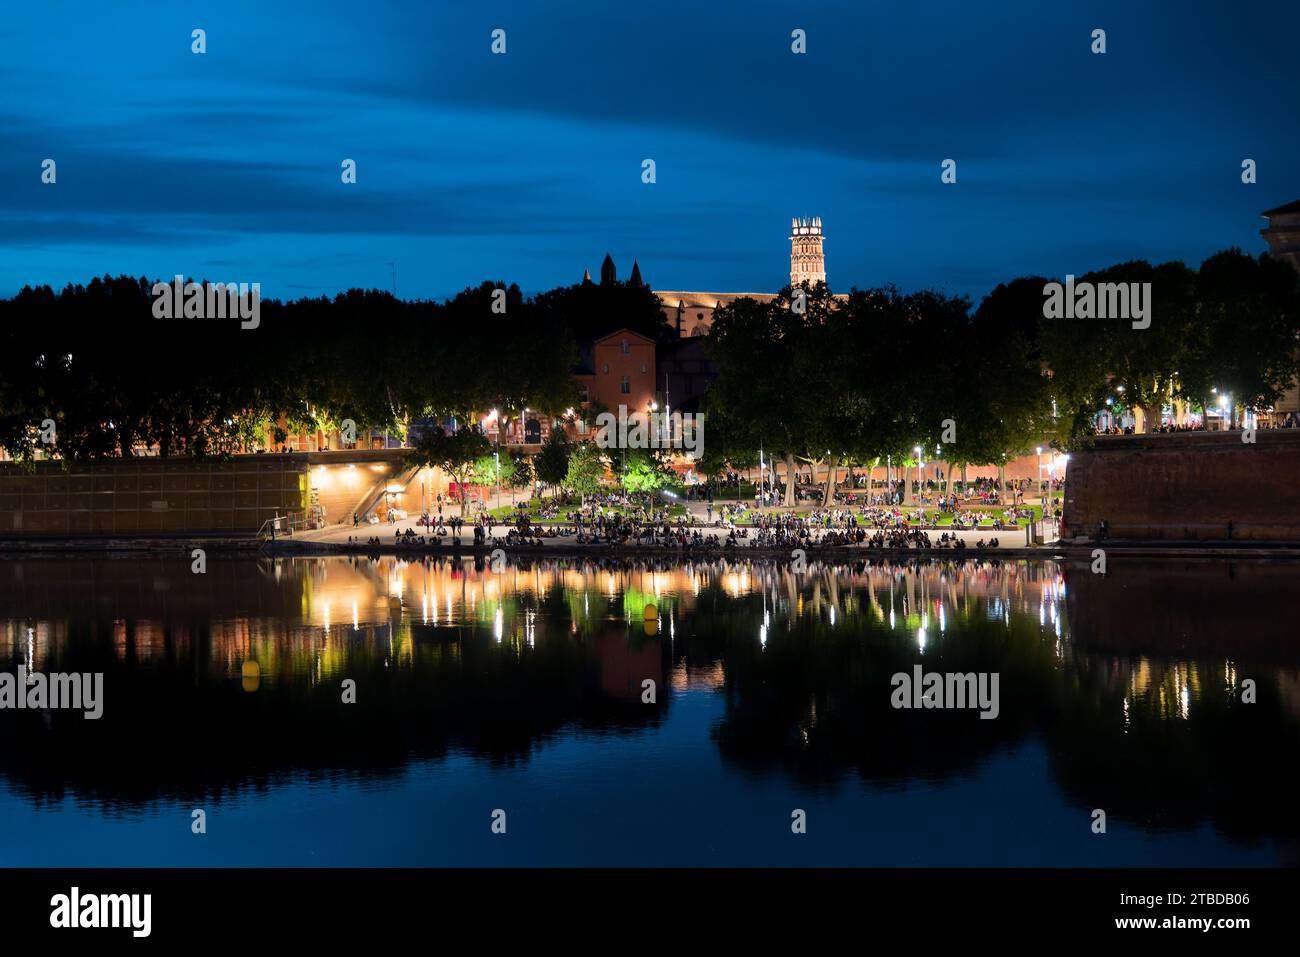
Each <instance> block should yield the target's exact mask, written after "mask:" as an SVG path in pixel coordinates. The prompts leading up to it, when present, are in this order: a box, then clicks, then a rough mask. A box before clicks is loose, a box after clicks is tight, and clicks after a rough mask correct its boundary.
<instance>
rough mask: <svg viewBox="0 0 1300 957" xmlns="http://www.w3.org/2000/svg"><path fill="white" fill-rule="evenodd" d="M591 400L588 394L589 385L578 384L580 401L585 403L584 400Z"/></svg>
mask: <svg viewBox="0 0 1300 957" xmlns="http://www.w3.org/2000/svg"><path fill="white" fill-rule="evenodd" d="M590 401H591V398H590V396H589V395H588V392H587V387H586V386H585V385H580V386H578V402H579V403H583V402H590Z"/></svg>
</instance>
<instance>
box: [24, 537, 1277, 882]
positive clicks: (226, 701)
mask: <svg viewBox="0 0 1300 957" xmlns="http://www.w3.org/2000/svg"><path fill="white" fill-rule="evenodd" d="M1113 564H1114V565H1115V567H1114V568H1112V573H1111V574H1110V575H1109V576H1106V577H1102V576H1095V575H1092V574H1090V573H1089V571H1088V568H1087V566H1086V565H1080V566H1077V567H1073V566H1071V567H1067V566H1062V565H1057V564H1053V563H1040V562H1001V563H978V562H974V561H971V562H966V563H964V564H959V563H951V562H906V563H897V564H891V563H887V562H886V563H876V564H870V565H869V564H866V563H856V564H848V565H834V566H832V565H825V564H818V563H813V564H811V565H810V567H809V569H808V571H807V572H805V573H802V574H795V573H793V572H792V571H790V569H789V568H788V567H786V566H782V565H777V564H772V563H764V562H732V563H728V562H722V561H718V562H707V563H698V564H686V565H678V564H668V563H653V562H651V563H644V562H642V563H607V564H600V563H590V562H582V561H578V560H571V561H552V560H547V561H538V562H532V563H528V562H520V563H518V564H516V565H513V566H511V567H509V568H508V569H507V570H506V571H505V572H503V573H500V574H496V573H492V572H490V571H487V570H485V569H484V568H483V566H482V565H478V566H476V565H475V564H474V562H473V561H471V560H465V561H463V562H462V561H459V560H457V561H451V560H433V559H431V560H429V561H424V562H421V561H415V562H407V561H402V560H400V559H396V558H381V559H378V560H371V559H362V558H352V557H348V558H344V557H331V558H320V559H280V560H274V561H272V560H268V559H262V560H253V559H247V558H240V559H233V558H232V559H227V560H219V559H217V558H215V557H214V558H210V560H209V564H208V571H207V574H205V575H194V574H192V573H191V572H190V567H189V563H188V561H169V560H155V561H146V560H115V559H80V560H67V559H53V560H51V559H33V560H26V561H5V562H0V670H7V671H10V672H15V671H16V669H17V667H18V666H19V665H24V666H26V667H27V668H28V669H29V670H32V669H35V670H37V671H42V672H75V671H81V672H84V671H102V672H104V673H105V706H104V717H103V718H102V719H101V720H99V721H85V720H83V719H82V717H81V714H80V713H79V712H64V711H45V712H42V711H39V710H38V711H31V710H23V711H0V820H3V821H5V822H6V825H8V826H7V828H6V830H7V832H8V833H9V836H8V838H7V840H6V842H5V843H4V846H3V848H2V849H0V864H45V863H51V864H59V863H67V864H136V863H139V864H310V863H322V864H386V863H392V864H442V863H448V864H521V863H522V864H583V863H603V864H620V863H628V864H645V863H650V864H809V863H813V864H826V863H833V864H887V865H918V864H922V865H928V864H957V865H965V864H1006V865H1016V864H1048V865H1050V864H1088V865H1093V864H1097V865H1105V864H1170V865H1178V864H1278V863H1293V862H1294V860H1295V848H1296V832H1297V825H1296V823H1295V820H1294V815H1293V813H1292V809H1293V807H1294V805H1295V801H1296V797H1297V783H1298V781H1297V777H1298V775H1297V772H1296V771H1295V769H1294V768H1295V762H1294V755H1295V753H1296V747H1297V744H1298V743H1300V648H1297V646H1296V643H1295V640H1294V632H1295V627H1294V622H1295V621H1296V620H1297V614H1296V612H1297V608H1296V599H1295V597H1294V594H1293V591H1292V582H1293V581H1294V578H1295V571H1296V569H1295V567H1294V566H1287V565H1272V564H1243V563H1236V564H1233V565H1222V564H1208V563H1207V564H1196V563H1190V562H1189V563H1179V564H1177V565H1176V566H1170V565H1169V564H1167V563H1166V564H1163V565H1144V564H1141V563H1113ZM916 664H920V665H922V666H923V667H924V669H925V670H926V671H933V672H963V673H964V672H996V673H997V674H998V675H999V676H1000V692H1001V702H1000V712H999V715H998V717H997V719H996V720H979V719H978V715H977V713H976V712H974V711H960V710H895V709H894V708H893V707H891V704H890V693H891V690H892V687H891V683H890V678H891V676H892V675H894V674H895V673H897V672H908V673H910V672H911V670H912V667H913V666H914V665H916ZM345 679H350V680H351V681H354V682H355V687H356V703H355V704H345V703H344V702H343V700H342V699H343V693H342V687H343V682H344V681H345ZM1246 680H1250V681H1253V682H1254V684H1255V688H1256V692H1255V693H1256V697H1257V700H1256V702H1255V703H1252V704H1247V703H1243V701H1242V691H1241V688H1242V683H1243V682H1244V681H1246ZM651 683H653V684H651ZM650 699H653V700H650ZM195 807H203V808H205V809H207V811H208V818H209V822H210V823H209V833H208V834H207V835H201V836H199V835H192V834H191V833H190V830H189V822H190V810H191V809H193V808H195ZM495 808H504V809H506V810H507V811H508V812H509V814H510V825H509V830H508V834H507V835H506V836H505V837H501V836H499V835H498V836H494V835H492V834H491V833H490V831H489V828H488V823H489V815H490V813H491V811H492V810H493V809H495ZM793 808H802V809H805V810H807V811H808V819H809V828H808V833H807V834H806V835H802V836H797V837H796V836H794V835H792V834H791V833H790V828H789V821H790V812H791V810H792V809H793ZM1094 808H1102V809H1104V810H1105V811H1106V813H1107V818H1108V824H1109V826H1108V833H1107V834H1105V835H1094V834H1092V833H1091V829H1090V824H1091V812H1092V810H1093V809H1094Z"/></svg>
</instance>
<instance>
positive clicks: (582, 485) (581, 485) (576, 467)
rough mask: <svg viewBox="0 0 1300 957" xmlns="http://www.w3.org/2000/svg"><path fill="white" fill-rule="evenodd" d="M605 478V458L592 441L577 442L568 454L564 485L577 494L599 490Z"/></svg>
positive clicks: (589, 493)
mask: <svg viewBox="0 0 1300 957" xmlns="http://www.w3.org/2000/svg"><path fill="white" fill-rule="evenodd" d="M604 478H605V459H604V456H603V455H602V454H601V451H600V449H598V448H597V447H596V445H595V443H593V442H579V443H578V444H577V445H576V446H575V447H574V449H573V452H572V454H570V456H569V468H568V471H567V472H566V473H565V477H564V486H565V488H568V489H571V490H572V491H574V492H576V493H577V494H579V495H591V494H594V493H596V492H599V491H600V488H601V483H602V481H603V480H604Z"/></svg>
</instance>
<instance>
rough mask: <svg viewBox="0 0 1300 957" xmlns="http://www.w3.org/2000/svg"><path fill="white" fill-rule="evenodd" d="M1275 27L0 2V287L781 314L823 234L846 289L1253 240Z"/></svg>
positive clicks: (986, 8) (1185, 18)
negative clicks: (769, 296)
mask: <svg viewBox="0 0 1300 957" xmlns="http://www.w3.org/2000/svg"><path fill="white" fill-rule="evenodd" d="M291 6H292V7H294V8H296V9H297V10H298V11H299V12H298V13H296V14H290V13H288V12H286V9H285V8H288V7H291ZM113 8H124V9H113ZM1067 8H1068V9H1067ZM196 27H201V28H203V29H204V30H206V31H207V53H206V54H204V55H201V56H200V55H195V54H193V53H192V52H191V50H190V46H191V38H190V33H191V30H193V29H194V28H196ZM497 27H500V28H504V29H505V30H506V31H507V53H506V54H505V55H504V56H494V55H492V54H491V52H490V50H489V47H490V43H491V38H490V34H491V31H492V30H493V29H494V28H497ZM1097 27H1101V28H1104V29H1105V30H1106V32H1107V49H1108V52H1107V53H1106V54H1105V55H1101V56H1098V55H1094V54H1092V53H1091V52H1090V49H1089V47H1090V44H1091V38H1090V34H1091V31H1092V30H1093V29H1094V28H1097ZM795 28H802V29H804V30H806V31H807V38H808V39H807V43H808V52H807V53H806V54H805V55H802V56H800V55H795V54H793V53H792V52H791V49H790V43H791V40H790V34H791V31H792V30H793V29H795ZM1298 37H1300V4H1295V3H1285V4H1284V3H1280V2H1278V3H1262V4H1230V3H1224V2H1222V0H1217V2H1216V0H1179V2H1177V3H1174V2H1166V3H1162V4H1154V3H1146V2H1140V0H1114V2H1105V3H1069V4H1065V3H1047V2H1043V0H1011V2H998V3H987V4H986V3H972V2H970V0H926V2H923V3H922V2H916V3H875V2H872V3H864V2H862V0H846V2H835V3H799V2H783V3H773V2H761V0H749V2H745V3H716V4H704V3H701V2H699V0H655V2H653V3H612V2H609V0H602V2H593V0H564V2H560V3H555V2H529V3H493V2H474V3H466V2H457V3H441V2H439V3H424V2H419V3H417V2H411V0H408V2H402V3H398V2H390V0H366V2H364V3H357V2H340V0H314V2H312V3H311V4H305V3H304V4H292V5H290V4H277V3H269V2H266V0H257V2H249V0H219V2H218V0H214V2H208V3H180V2H176V0H164V2H145V0H132V2H130V3H112V4H109V3H99V4H91V3H89V2H86V0H82V2H79V3H67V2H59V0H42V2H40V3H13V4H6V8H5V10H4V12H3V14H0V81H2V82H3V89H4V95H3V97H2V98H0V249H3V255H0V294H3V295H9V294H12V293H13V292H15V291H16V290H17V289H19V288H20V287H21V286H23V285H24V284H28V283H32V284H35V283H49V284H51V285H53V286H55V287H59V286H62V285H63V284H65V283H67V282H70V281H71V282H85V281H87V280H88V279H90V278H91V277H92V276H95V275H102V274H105V273H111V274H118V273H127V274H130V275H136V276H138V275H146V276H149V277H170V276H171V275H173V274H175V273H178V272H179V273H184V274H186V275H190V276H197V277H206V278H209V279H212V280H214V281H227V282H230V281H236V282H239V281H242V282H253V281H257V282H260V283H261V284H262V290H263V294H264V295H267V296H279V297H291V298H293V297H298V296H302V295H316V294H321V293H327V294H333V293H335V292H338V291H341V290H343V289H346V288H348V287H352V286H361V287H379V288H389V287H390V285H391V283H392V271H391V267H390V265H389V263H390V262H391V263H395V264H396V280H397V291H398V293H399V295H401V296H403V297H407V298H414V297H443V296H447V295H450V294H453V293H455V292H456V291H457V290H459V289H461V288H463V287H464V286H466V285H469V284H471V283H477V282H479V281H481V280H483V279H488V278H491V279H497V280H505V281H513V282H517V283H519V284H520V285H521V286H522V287H523V288H524V289H525V291H536V290H540V289H545V288H549V287H552V286H556V285H561V284H567V283H570V282H574V281H576V280H577V279H579V278H580V277H581V275H582V271H583V269H584V268H590V269H591V270H592V272H593V273H596V272H597V270H598V268H599V266H600V261H601V259H602V257H603V256H604V254H605V253H606V252H607V251H608V252H610V253H611V254H612V255H613V256H614V259H615V260H616V262H617V263H618V265H619V268H620V275H621V276H624V277H625V276H626V275H627V273H628V271H629V270H630V268H631V265H632V260H633V258H636V259H639V260H640V264H641V270H642V273H643V274H644V275H645V277H646V279H647V281H648V282H649V283H650V284H651V285H652V286H654V287H656V288H660V289H688V290H692V289H693V290H710V291H774V290H776V289H777V288H779V287H780V286H782V285H784V284H785V283H786V282H787V281H788V270H789V243H788V241H787V236H788V228H789V223H790V218H791V217H792V216H813V215H818V216H821V217H822V219H823V221H824V223H825V228H826V233H827V236H828V240H827V243H826V254H827V270H828V273H829V277H830V283H831V286H832V288H833V289H835V290H837V291H847V290H848V289H849V288H850V287H851V286H859V287H870V286H876V285H880V284H884V283H889V282H893V283H896V284H898V285H899V286H900V287H902V288H903V289H905V290H910V289H916V288H921V287H935V288H940V289H946V290H947V291H949V292H955V293H965V294H968V295H971V296H973V297H979V296H981V295H983V294H984V293H986V292H987V291H988V290H989V289H991V288H992V287H993V286H994V285H996V284H997V283H998V282H999V281H1002V280H1005V279H1010V278H1014V277H1015V276H1017V275H1024V274H1030V273H1044V274H1049V275H1062V274H1064V273H1066V272H1074V273H1076V274H1077V273H1082V272H1085V271H1087V270H1088V269H1090V268H1095V267H1100V266H1104V265H1106V264H1109V263H1112V262H1117V261H1122V260H1124V259H1129V258H1145V259H1150V260H1153V261H1162V260H1165V259H1183V260H1185V261H1186V262H1188V263H1189V264H1192V265H1196V264H1199V263H1200V261H1201V260H1202V259H1203V258H1205V257H1206V256H1207V255H1209V254H1210V253H1212V252H1214V251H1216V250H1218V249H1221V248H1224V247H1227V246H1231V245H1239V246H1241V247H1242V248H1244V249H1246V250H1247V251H1249V252H1252V253H1258V252H1261V251H1263V250H1264V248H1265V247H1264V244H1263V241H1262V240H1261V239H1260V237H1259V233H1258V230H1259V229H1260V228H1261V227H1263V226H1264V225H1265V224H1264V221H1263V220H1261V219H1260V218H1259V213H1260V212H1261V211H1262V210H1265V209H1268V208H1271V207H1273V206H1277V205H1280V204H1282V203H1285V202H1289V201H1291V200H1294V199H1297V198H1300V175H1298V174H1300V161H1298V160H1297V156H1298V155H1300V51H1298V46H1297V45H1298V43H1300V40H1298V39H1297V38H1298ZM47 157H48V158H53V159H55V160H56V161H57V163H58V183H57V185H54V186H47V185H43V184H42V183H41V182H40V175H41V161H42V160H43V159H45V158H47ZM950 157H951V158H953V159H955V160H957V164H958V168H957V176H958V182H957V184H956V185H944V184H942V183H941V182H940V178H939V176H940V163H941V161H942V160H944V159H945V158H950ZM344 158H352V159H355V160H356V161H357V164H358V182H357V184H356V185H344V184H342V183H341V182H340V163H341V161H342V160H343V159H344ZM645 158H652V159H654V160H655V162H656V164H657V178H658V181H657V182H656V183H655V184H654V185H645V184H643V183H642V182H641V161H642V160H643V159H645ZM1245 158H1252V159H1254V160H1256V161H1257V163H1258V169H1259V173H1258V183H1257V184H1256V185H1249V186H1248V185H1243V184H1242V182H1241V162H1242V160H1243V159H1245Z"/></svg>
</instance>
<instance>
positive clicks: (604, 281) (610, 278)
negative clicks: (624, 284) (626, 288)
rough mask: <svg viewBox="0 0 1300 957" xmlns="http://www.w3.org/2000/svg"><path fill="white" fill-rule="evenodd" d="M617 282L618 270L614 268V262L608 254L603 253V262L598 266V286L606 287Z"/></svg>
mask: <svg viewBox="0 0 1300 957" xmlns="http://www.w3.org/2000/svg"><path fill="white" fill-rule="evenodd" d="M616 282H618V270H617V269H615V268H614V260H613V258H612V257H611V256H610V254H609V253H605V261H604V262H603V263H601V264H600V284H601V285H602V286H608V285H610V284H612V283H616Z"/></svg>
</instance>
